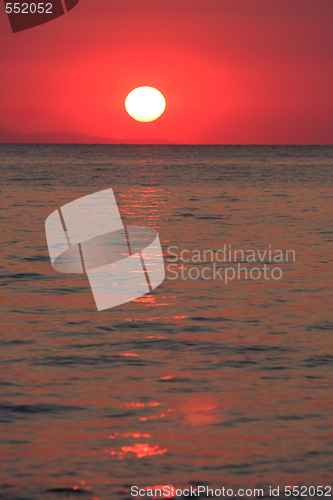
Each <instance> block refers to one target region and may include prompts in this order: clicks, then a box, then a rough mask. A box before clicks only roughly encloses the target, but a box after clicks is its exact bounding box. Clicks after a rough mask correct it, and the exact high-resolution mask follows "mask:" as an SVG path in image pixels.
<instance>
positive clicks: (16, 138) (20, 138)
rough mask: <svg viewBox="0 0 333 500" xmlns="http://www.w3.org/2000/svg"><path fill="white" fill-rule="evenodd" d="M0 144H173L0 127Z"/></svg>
mask: <svg viewBox="0 0 333 500" xmlns="http://www.w3.org/2000/svg"><path fill="white" fill-rule="evenodd" d="M0 143H2V144H4V143H7V144H174V143H173V142H171V141H168V140H167V139H156V138H151V137H145V138H143V139H110V138H107V137H95V136H94V135H87V134H78V133H75V132H33V133H31V134H27V133H22V132H13V131H11V130H7V129H5V128H3V127H0Z"/></svg>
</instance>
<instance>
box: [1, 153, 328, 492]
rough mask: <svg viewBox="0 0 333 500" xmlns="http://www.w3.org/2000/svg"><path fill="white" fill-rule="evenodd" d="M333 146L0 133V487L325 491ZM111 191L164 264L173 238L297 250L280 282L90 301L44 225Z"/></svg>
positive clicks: (189, 245)
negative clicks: (111, 142) (137, 141)
mask: <svg viewBox="0 0 333 500" xmlns="http://www.w3.org/2000/svg"><path fill="white" fill-rule="evenodd" d="M332 159H333V148H332V147H254V146H252V147H236V146H230V147H222V146H98V145H93V146H86V145H80V146H70V145H66V146H60V145H52V146H49V145H1V149H0V161H1V202H2V203H1V227H2V237H1V241H0V245H1V257H2V259H1V289H0V290H1V292H2V293H1V306H0V307H1V327H0V328H1V340H0V345H1V347H0V349H1V372H2V376H1V383H0V386H1V399H0V421H1V443H0V457H1V463H2V467H1V472H0V474H1V494H2V496H1V498H3V499H6V500H7V499H24V500H28V499H34V500H45V499H50V500H54V499H61V498H68V497H70V498H75V497H76V496H79V497H82V498H87V499H89V500H92V499H95V500H97V499H98V500H108V499H117V498H119V499H125V498H130V493H129V488H130V486H132V485H138V486H142V487H148V486H156V485H174V486H178V487H181V488H184V487H186V486H188V485H189V484H193V483H195V482H196V483H198V482H199V483H201V484H204V485H206V484H207V485H210V486H212V487H216V488H218V487H222V486H225V487H229V488H234V489H235V491H236V490H237V488H240V487H241V488H254V487H256V486H262V487H263V488H265V491H267V489H268V486H269V485H272V486H274V487H276V486H278V485H280V486H281V487H282V488H284V486H285V485H307V486H310V485H313V486H318V485H329V484H331V485H332V478H333V431H332V424H333V412H332V399H333V398H332V394H333V391H332V385H333V384H332V381H333V380H332V379H333V377H332V371H333V370H332V366H333V345H332V344H333V342H332V333H333V314H332V283H333V273H332V269H333V266H332V263H333V252H332V250H333V227H332V215H333V200H332V198H333V166H332V163H333V162H332ZM110 187H111V188H113V190H114V193H115V197H116V200H117V202H118V204H119V209H120V213H121V216H122V219H123V222H124V224H127V225H150V226H152V227H154V228H155V229H157V231H158V232H159V234H160V239H161V242H162V246H163V249H164V254H165V258H166V262H165V264H166V266H168V265H169V264H170V262H168V260H167V259H168V258H169V257H170V256H169V257H168V250H167V248H168V246H169V245H173V246H176V247H177V250H176V253H177V254H178V255H179V254H180V252H181V251H182V250H189V251H190V252H192V251H193V250H195V249H197V250H204V249H212V250H214V251H216V250H218V249H222V248H223V245H224V244H226V245H227V246H228V245H231V246H232V248H237V249H243V250H247V249H259V250H261V251H263V250H264V249H267V248H272V249H280V250H286V249H293V250H295V253H296V262H292V261H289V262H287V263H286V262H283V263H280V264H277V265H278V266H279V267H280V268H281V269H282V271H283V276H282V278H281V279H280V280H273V279H270V280H265V279H263V278H262V277H261V278H260V279H258V280H250V279H248V280H245V279H241V280H236V279H235V280H232V281H230V282H228V283H225V282H224V281H223V280H220V279H215V280H212V279H210V280H204V279H198V280H191V279H186V280H185V279H180V278H178V279H176V280H172V279H171V278H172V275H171V273H170V272H169V271H167V279H166V280H165V281H164V283H163V284H162V285H161V286H160V287H158V288H157V289H156V290H154V291H153V292H152V293H150V294H148V295H146V296H143V297H141V298H140V299H137V300H135V301H134V302H130V303H127V304H125V305H123V306H119V307H117V308H114V309H109V310H106V311H102V312H97V310H96V307H95V304H94V300H93V296H92V293H91V290H90V287H89V283H88V280H87V278H86V276H85V275H66V274H59V273H57V272H55V271H54V270H53V269H52V267H51V264H50V261H49V257H48V250H47V247H46V241H45V233H44V221H45V219H46V217H47V216H48V215H49V214H50V213H51V212H52V211H53V210H55V209H56V208H58V207H59V206H61V205H63V204H65V203H67V202H69V201H72V200H74V199H76V198H79V197H80V196H84V195H87V194H90V193H93V192H95V191H98V190H102V189H106V188H110ZM269 245H271V247H269ZM174 251H175V250H174ZM186 255H189V254H186ZM178 264H179V265H181V264H183V265H184V266H185V267H184V271H186V272H187V271H188V270H189V268H193V267H196V268H197V269H199V270H200V269H202V267H203V266H204V265H205V264H202V263H200V262H199V263H185V264H184V263H183V262H178ZM267 264H268V265H269V262H268V263H267ZM209 265H210V266H212V264H211V263H210V264H209ZM232 265H233V266H235V263H233V264H232ZM247 265H248V264H247ZM255 265H256V267H262V265H263V263H260V266H258V265H257V264H255ZM274 265H275V264H274ZM273 267H274V266H273Z"/></svg>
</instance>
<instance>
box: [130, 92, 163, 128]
mask: <svg viewBox="0 0 333 500" xmlns="http://www.w3.org/2000/svg"><path fill="white" fill-rule="evenodd" d="M165 106H166V102H165V99H164V96H163V94H161V92H160V91H159V90H157V89H155V88H153V87H138V88H136V89H134V90H132V92H130V93H129V94H128V96H127V97H126V100H125V108H126V111H127V113H128V114H129V115H130V116H131V117H132V118H134V120H137V121H139V122H152V121H153V120H156V119H157V118H158V117H159V116H161V114H162V113H163V112H164V110H165Z"/></svg>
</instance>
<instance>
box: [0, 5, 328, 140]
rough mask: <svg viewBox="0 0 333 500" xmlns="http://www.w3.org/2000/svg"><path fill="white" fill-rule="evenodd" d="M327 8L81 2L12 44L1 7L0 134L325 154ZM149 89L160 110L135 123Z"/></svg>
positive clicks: (18, 36) (15, 36)
mask: <svg viewBox="0 0 333 500" xmlns="http://www.w3.org/2000/svg"><path fill="white" fill-rule="evenodd" d="M332 24H333V2H332V0H168V1H162V0H160V1H158V0H140V1H139V0H80V3H79V4H78V5H77V7H75V8H74V9H73V10H72V11H71V12H69V13H68V14H66V15H65V16H62V17H60V18H58V19H56V20H54V21H52V22H51V23H48V24H45V25H43V26H40V27H37V28H33V29H30V30H27V31H23V32H20V33H16V34H13V33H12V32H11V30H10V26H9V21H8V19H7V16H6V14H5V8H4V5H3V3H1V4H0V62H1V79H0V117H1V119H0V126H2V127H5V128H8V129H11V130H15V131H19V132H44V131H57V130H65V131H70V132H81V133H85V134H92V135H98V136H105V137H111V138H115V139H121V138H124V139H126V138H133V139H134V138H140V137H157V138H164V139H168V140H171V141H175V142H180V143H208V144H209V143H214V144H254V143H255V144H332V143H333V119H332V116H333V91H332V89H333V64H332V62H333V57H332V56H333V30H332ZM141 85H149V86H152V87H156V88H158V89H159V90H160V91H161V92H162V93H163V94H164V96H165V98H166V101H167V108H166V111H165V113H164V115H162V116H161V117H160V118H159V119H158V120H156V121H155V122H151V123H140V122H136V121H134V120H133V119H132V118H130V116H129V115H127V113H126V111H125V108H124V101H125V98H126V95H127V94H128V92H130V91H131V90H132V89H134V88H135V87H138V86H141Z"/></svg>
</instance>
